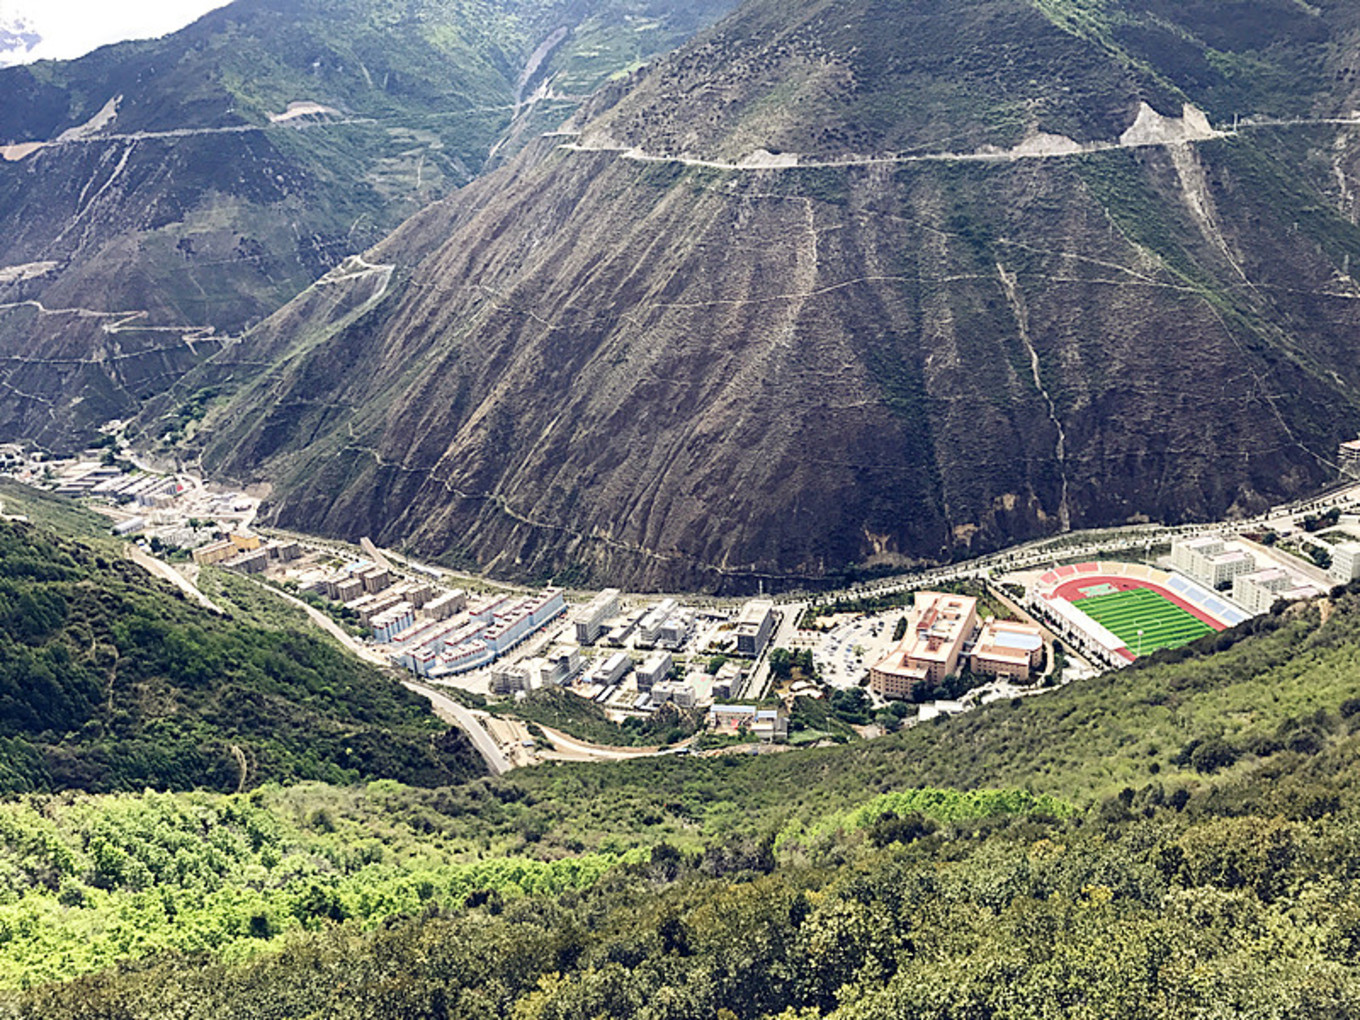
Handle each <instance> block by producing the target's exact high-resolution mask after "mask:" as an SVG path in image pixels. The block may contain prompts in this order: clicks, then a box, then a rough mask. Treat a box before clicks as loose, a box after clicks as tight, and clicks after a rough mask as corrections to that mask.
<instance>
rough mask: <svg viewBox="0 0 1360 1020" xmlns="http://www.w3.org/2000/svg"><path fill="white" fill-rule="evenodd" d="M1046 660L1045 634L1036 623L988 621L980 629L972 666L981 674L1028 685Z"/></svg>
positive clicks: (972, 656) (974, 647) (974, 670)
mask: <svg viewBox="0 0 1360 1020" xmlns="http://www.w3.org/2000/svg"><path fill="white" fill-rule="evenodd" d="M1043 661H1044V634H1043V631H1041V630H1040V629H1039V628H1038V627H1036V626H1035V625H1034V624H1032V623H1020V622H1019V621H1016V620H996V619H992V620H988V621H987V622H986V623H984V624H983V625H982V630H981V631H979V632H978V637H977V641H976V643H975V644H974V645H973V652H972V655H971V656H970V665H971V668H972V670H973V672H974V673H977V674H978V675H979V676H994V677H999V678H1003V679H1006V680H1010V681H1011V682H1013V683H1020V684H1025V683H1029V682H1030V681H1031V680H1033V679H1035V676H1034V674H1035V672H1036V671H1037V670H1038V669H1039V667H1040V666H1041V665H1042V663H1043Z"/></svg>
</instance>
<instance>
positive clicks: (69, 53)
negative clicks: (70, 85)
mask: <svg viewBox="0 0 1360 1020" xmlns="http://www.w3.org/2000/svg"><path fill="white" fill-rule="evenodd" d="M227 3H228V0H123V2H118V0H0V27H3V26H4V25H6V24H7V23H14V22H22V23H25V24H26V26H27V27H29V28H31V30H32V31H34V32H35V33H37V34H38V35H40V36H41V37H42V41H41V42H39V43H38V45H37V46H35V47H34V48H33V49H32V50H31V51H29V54H28V59H29V60H43V59H49V60H70V59H72V58H74V57H78V56H81V55H83V54H85V53H88V52H90V50H93V49H97V48H98V47H100V46H106V45H108V44H109V43H115V42H122V41H123V40H125V39H154V38H157V37H159V36H162V35H168V34H169V33H171V32H175V31H178V30H179V29H181V28H183V27H184V26H185V25H187V24H189V23H190V22H192V21H194V20H196V19H198V18H200V17H202V16H203V15H204V14H206V13H207V12H208V11H211V10H213V9H215V8H218V7H225V6H226V4H227Z"/></svg>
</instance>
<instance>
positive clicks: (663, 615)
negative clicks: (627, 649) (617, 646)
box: [637, 599, 680, 648]
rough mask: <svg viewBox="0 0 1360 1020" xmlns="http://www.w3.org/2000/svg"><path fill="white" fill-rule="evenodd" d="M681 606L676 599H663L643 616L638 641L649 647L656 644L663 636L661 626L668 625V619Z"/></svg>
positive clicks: (639, 625) (638, 631)
mask: <svg viewBox="0 0 1360 1020" xmlns="http://www.w3.org/2000/svg"><path fill="white" fill-rule="evenodd" d="M679 608H680V603H678V602H676V601H675V599H662V600H661V602H659V603H657V604H656V605H655V606H653V607H652V608H651V609H649V610H648V611H647V615H646V616H644V617H643V618H642V621H641V622H640V623H639V624H638V628H637V643H638V644H640V645H645V646H647V647H649V648H650V647H653V646H655V645H656V639H657V638H658V637H660V636H661V628H662V627H664V626H665V625H666V621H667V620H669V619H670V618H671V616H672V615H674V613H675V611H676V610H678V609H679Z"/></svg>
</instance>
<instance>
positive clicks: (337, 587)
mask: <svg viewBox="0 0 1360 1020" xmlns="http://www.w3.org/2000/svg"><path fill="white" fill-rule="evenodd" d="M327 590H328V591H329V593H330V597H331V598H332V599H334V600H335V601H336V602H353V601H354V600H355V599H357V598H358V597H359V596H360V595H362V594H363V593H364V582H363V581H361V580H359V579H358V578H357V577H341V578H339V579H337V580H334V581H331V582H329V583H328V584H327Z"/></svg>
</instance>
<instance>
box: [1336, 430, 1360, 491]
mask: <svg viewBox="0 0 1360 1020" xmlns="http://www.w3.org/2000/svg"><path fill="white" fill-rule="evenodd" d="M1337 466H1338V467H1340V469H1341V477H1342V478H1353V479H1355V480H1357V481H1360V439H1352V440H1351V441H1350V442H1348V443H1342V444H1341V448H1340V450H1338V451H1337Z"/></svg>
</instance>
